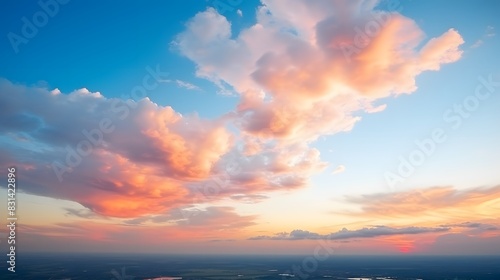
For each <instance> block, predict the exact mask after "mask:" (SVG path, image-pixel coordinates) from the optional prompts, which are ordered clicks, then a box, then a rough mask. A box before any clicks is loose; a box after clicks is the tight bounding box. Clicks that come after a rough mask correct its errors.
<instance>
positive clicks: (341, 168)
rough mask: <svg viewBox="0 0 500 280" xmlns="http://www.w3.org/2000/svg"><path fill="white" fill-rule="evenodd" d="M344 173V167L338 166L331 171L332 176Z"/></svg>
mask: <svg viewBox="0 0 500 280" xmlns="http://www.w3.org/2000/svg"><path fill="white" fill-rule="evenodd" d="M344 171H345V166H343V165H339V166H337V167H336V168H335V169H334V170H333V171H332V174H339V173H342V172H344Z"/></svg>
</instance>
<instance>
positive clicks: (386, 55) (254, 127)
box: [175, 0, 463, 141]
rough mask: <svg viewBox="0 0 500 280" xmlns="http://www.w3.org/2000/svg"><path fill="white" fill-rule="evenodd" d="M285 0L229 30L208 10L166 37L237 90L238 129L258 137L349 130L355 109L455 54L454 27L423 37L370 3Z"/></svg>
mask: <svg viewBox="0 0 500 280" xmlns="http://www.w3.org/2000/svg"><path fill="white" fill-rule="evenodd" d="M292 2H293V4H292V3H290V2H289V1H280V0H265V1H262V6H261V7H260V8H259V9H258V10H257V14H256V19H257V22H256V23H255V24H254V25H253V26H250V27H248V28H246V29H243V30H241V31H240V32H239V33H238V34H236V35H235V34H232V33H231V24H230V22H228V21H227V19H226V18H224V16H222V15H219V14H218V13H217V12H216V11H215V10H213V9H208V10H207V11H205V12H201V13H198V14H197V15H196V16H195V17H193V18H192V19H191V20H190V21H189V22H188V24H187V26H186V30H185V31H184V32H183V33H181V34H179V35H178V37H177V38H176V40H175V45H176V46H177V47H178V48H179V50H180V51H181V53H182V54H184V55H185V56H186V57H188V58H189V59H191V60H193V61H194V62H195V63H196V65H197V69H198V70H197V71H198V72H197V73H198V75H199V76H201V77H205V78H208V79H210V80H212V81H214V82H216V83H218V84H219V85H221V87H225V88H227V86H228V85H229V86H231V87H232V88H233V89H234V90H235V91H236V92H238V93H239V94H241V96H242V101H241V103H240V105H239V106H238V108H237V114H238V116H239V118H240V127H241V128H242V130H243V132H244V133H248V134H250V135H253V136H256V137H259V138H271V139H274V138H276V139H281V140H286V141H290V140H291V141H304V140H305V141H312V140H315V139H316V138H317V137H318V136H319V135H323V134H333V133H336V132H338V131H344V130H350V129H352V127H353V125H354V123H355V122H356V121H359V118H358V117H356V112H358V111H367V112H370V111H371V112H373V111H372V110H371V109H372V108H373V105H372V102H373V101H374V100H376V99H378V98H381V97H387V96H391V95H398V94H403V93H406V94H409V93H412V92H414V91H415V90H416V88H417V87H416V84H415V78H416V76H417V75H419V74H420V73H421V72H423V71H428V70H438V69H439V67H440V66H441V65H443V64H445V63H451V62H454V61H456V60H458V59H460V57H461V54H462V51H461V50H460V49H459V46H460V45H461V44H462V43H463V39H462V37H461V36H460V34H459V33H458V32H457V31H456V30H454V29H450V30H448V31H446V32H445V33H444V34H443V35H441V36H439V37H436V38H433V39H431V40H429V41H428V42H424V41H423V38H424V32H423V31H422V30H421V29H420V28H419V27H418V26H417V24H416V23H415V22H414V21H413V20H411V19H409V18H407V17H405V16H403V15H401V14H399V13H398V12H397V11H389V12H386V11H380V10H377V9H376V8H375V7H376V5H377V1H303V0H294V1H292ZM199 34H203V36H201V35H199ZM422 45H423V47H421V46H422Z"/></svg>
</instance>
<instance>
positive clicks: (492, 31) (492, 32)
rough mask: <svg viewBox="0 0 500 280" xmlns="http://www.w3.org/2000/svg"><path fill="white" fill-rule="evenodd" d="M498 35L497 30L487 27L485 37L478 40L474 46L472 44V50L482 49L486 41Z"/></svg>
mask: <svg viewBox="0 0 500 280" xmlns="http://www.w3.org/2000/svg"><path fill="white" fill-rule="evenodd" d="M495 35H496V33H495V28H494V27H493V26H491V25H488V26H486V30H485V31H484V34H483V36H482V37H481V39H478V40H477V41H476V42H474V44H472V46H471V48H477V47H480V46H481V45H482V44H484V40H486V39H488V38H491V37H494V36H495Z"/></svg>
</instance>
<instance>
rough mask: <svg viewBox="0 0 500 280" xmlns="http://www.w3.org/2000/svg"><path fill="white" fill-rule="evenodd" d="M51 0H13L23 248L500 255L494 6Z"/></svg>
mask: <svg viewBox="0 0 500 280" xmlns="http://www.w3.org/2000/svg"><path fill="white" fill-rule="evenodd" d="M40 3H42V4H39V3H38V2H37V1H32V2H31V3H26V2H24V1H3V3H2V4H0V6H2V7H1V8H0V34H1V35H2V36H3V37H2V39H1V40H0V168H1V169H0V170H2V171H1V172H0V174H1V176H0V177H1V180H0V186H1V187H2V188H1V189H0V191H1V195H0V207H2V211H1V212H0V213H1V216H0V219H1V220H2V221H6V218H7V214H6V211H4V209H6V208H7V205H6V201H7V190H6V182H7V168H8V167H11V166H14V167H16V168H17V176H18V182H17V188H18V193H17V207H18V210H17V213H18V219H19V220H18V224H19V227H18V229H17V234H18V248H19V250H20V251H21V252H23V251H24V252H42V251H43V252H119V253H128V252H141V253H169V254H171V253H182V254H184V253H185V254H205V253H208V254H234V253H244V254H309V253H312V252H313V251H314V250H315V248H316V247H317V246H318V244H325V240H326V241H327V242H328V244H329V245H328V246H331V248H334V249H333V251H334V254H338V255H346V254H347V255H350V254H490V255H491V254H496V255H498V254H500V218H499V217H500V215H499V214H500V172H499V169H500V146H499V143H500V109H499V108H500V64H499V62H500V60H499V50H500V40H499V37H500V36H499V35H497V32H498V30H500V17H498V11H499V10H500V2H497V1H472V0H467V1H461V2H460V5H458V4H457V2H456V1H451V0H448V1H430V0H425V1H412V0H406V1H403V0H401V1H397V0H381V1H374V0H366V1H362V0H359V1H347V0H346V1H340V0H338V1H333V0H332V1H327V0H310V1H306V0H287V1H285V0H261V1H255V0H254V1H239V0H208V1H207V0H205V1H203V0H200V1H195V0H189V1H185V0H183V1H180V0H178V1H160V0H148V1H119V3H118V2H116V1H104V2H102V1H96V0H92V1H78V0H72V1H67V0H64V1H63V0H42V1H40ZM43 3H48V4H43ZM2 231H3V232H4V233H5V227H4V228H3V229H2ZM322 242H323V243H322ZM0 246H5V242H4V241H3V240H2V242H1V244H0Z"/></svg>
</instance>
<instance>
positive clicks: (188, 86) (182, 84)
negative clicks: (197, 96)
mask: <svg viewBox="0 0 500 280" xmlns="http://www.w3.org/2000/svg"><path fill="white" fill-rule="evenodd" d="M161 82H163V83H175V84H176V85H177V86H178V87H180V88H185V89H189V90H197V91H202V89H201V88H200V87H199V86H196V85H194V84H192V83H189V82H186V81H182V80H161Z"/></svg>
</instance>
